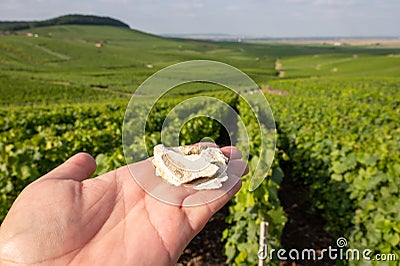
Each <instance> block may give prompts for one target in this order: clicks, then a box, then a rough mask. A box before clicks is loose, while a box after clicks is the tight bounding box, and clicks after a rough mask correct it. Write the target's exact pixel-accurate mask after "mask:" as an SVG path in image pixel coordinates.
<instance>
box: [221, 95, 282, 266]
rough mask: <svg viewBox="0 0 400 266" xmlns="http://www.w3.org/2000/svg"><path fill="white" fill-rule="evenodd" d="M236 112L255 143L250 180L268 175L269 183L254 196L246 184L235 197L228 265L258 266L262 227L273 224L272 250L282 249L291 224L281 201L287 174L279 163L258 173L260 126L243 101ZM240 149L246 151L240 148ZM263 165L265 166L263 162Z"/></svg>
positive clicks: (228, 234)
mask: <svg viewBox="0 0 400 266" xmlns="http://www.w3.org/2000/svg"><path fill="white" fill-rule="evenodd" d="M236 108H237V109H238V111H239V113H240V118H241V119H242V121H243V123H244V124H245V126H246V131H247V134H248V136H249V139H250V140H251V141H250V150H249V154H248V157H249V163H248V165H249V169H250V174H249V175H248V176H249V177H252V176H253V175H264V176H266V179H265V180H264V181H263V183H262V185H261V186H260V187H258V188H257V189H256V190H255V191H253V192H249V190H248V189H249V186H250V179H249V178H247V179H245V180H243V189H241V190H240V191H239V192H238V194H237V195H236V196H235V197H234V199H233V200H232V204H231V206H230V207H229V216H228V217H227V219H226V221H227V222H228V223H229V224H230V226H229V227H228V228H227V229H225V231H224V233H223V239H225V240H226V244H225V254H226V255H227V260H228V263H230V264H235V265H242V264H245V265H255V264H257V262H258V256H257V254H258V250H259V245H258V239H259V226H260V223H261V222H262V221H265V222H268V224H269V226H268V241H267V245H268V250H271V249H272V248H274V249H277V248H280V237H281V234H282V230H283V227H284V225H285V223H286V220H287V219H286V217H285V213H284V211H283V209H282V207H281V206H280V201H279V198H278V190H279V184H280V182H281V181H282V178H283V172H282V170H281V168H280V167H279V160H275V161H274V163H273V165H272V167H271V168H270V169H268V168H267V164H264V166H263V167H261V170H260V171H257V172H256V171H255V169H256V167H257V164H258V163H259V156H260V148H261V141H262V140H261V134H260V130H259V123H258V122H257V120H256V117H255V115H254V114H253V113H252V112H251V110H250V109H249V106H248V105H247V104H246V103H245V102H244V101H243V100H240V101H238V105H237V106H236ZM264 130H265V129H264ZM239 134H240V133H239ZM239 148H242V147H240V146H239ZM264 148H265V147H264ZM276 152H277V154H279V156H280V157H281V154H282V153H283V152H282V151H279V150H277V151H276ZM245 156H247V155H245ZM268 159H270V158H268ZM260 163H261V165H263V162H260ZM267 263H268V264H269V265H278V262H277V261H268V262H267Z"/></svg>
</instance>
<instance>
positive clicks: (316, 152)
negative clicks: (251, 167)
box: [271, 79, 400, 258]
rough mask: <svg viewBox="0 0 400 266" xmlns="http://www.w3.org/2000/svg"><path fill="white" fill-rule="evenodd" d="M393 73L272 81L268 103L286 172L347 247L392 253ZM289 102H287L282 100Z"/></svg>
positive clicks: (398, 198) (398, 170)
mask: <svg viewBox="0 0 400 266" xmlns="http://www.w3.org/2000/svg"><path fill="white" fill-rule="evenodd" d="M398 84H399V83H398V80H379V81H378V80H369V79H364V80H355V81H351V80H343V81H337V80H336V81H334V82H332V81H330V80H327V81H324V82H323V81H318V80H317V81H310V80H308V81H302V82H299V81H280V82H275V83H273V85H271V86H273V87H274V88H276V89H280V90H284V91H288V92H289V95H288V96H287V97H284V98H282V97H275V98H274V100H273V102H272V105H273V108H274V110H275V117H276V119H277V124H278V125H279V131H280V134H282V135H284V136H285V138H284V139H283V141H282V142H281V148H282V149H284V150H285V152H286V153H287V154H288V156H289V157H290V163H291V165H292V168H293V169H292V174H293V178H294V179H295V181H296V182H297V184H299V185H301V186H307V187H309V190H310V199H311V202H312V203H313V206H312V207H313V209H314V210H315V211H317V212H319V213H321V214H322V216H323V217H324V218H325V219H326V221H327V230H328V231H330V232H331V233H332V234H333V235H336V236H337V237H345V238H346V239H348V240H349V244H348V246H347V247H349V248H358V249H360V250H363V249H367V248H368V249H372V250H373V251H374V252H375V253H396V254H397V257H398V258H399V257H400V253H399V249H400V237H399V235H400V212H399V210H400V179H399V177H400V156H399V155H400V128H399V126H398V123H399V122H398V121H399V120H400V99H399V97H398V91H399V89H400V88H399V85H398ZM288 106H290V108H288Z"/></svg>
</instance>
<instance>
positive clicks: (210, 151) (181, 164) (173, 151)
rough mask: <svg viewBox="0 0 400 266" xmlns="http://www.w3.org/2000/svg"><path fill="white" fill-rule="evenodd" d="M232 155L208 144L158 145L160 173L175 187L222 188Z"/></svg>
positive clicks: (156, 158)
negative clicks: (229, 156) (228, 155)
mask: <svg viewBox="0 0 400 266" xmlns="http://www.w3.org/2000/svg"><path fill="white" fill-rule="evenodd" d="M227 163H228V158H227V157H226V156H225V155H224V154H223V153H222V152H221V150H220V149H218V148H212V147H208V146H206V145H198V146H180V147H166V146H164V145H163V144H159V145H157V146H155V147H154V159H153V164H154V166H155V167H156V174H157V175H158V176H161V177H162V178H163V179H164V180H165V181H166V182H168V183H170V184H172V185H175V186H182V185H183V186H188V187H192V188H194V189H197V190H202V189H218V188H221V187H222V183H223V182H225V181H226V180H228V175H227V174H226V167H227Z"/></svg>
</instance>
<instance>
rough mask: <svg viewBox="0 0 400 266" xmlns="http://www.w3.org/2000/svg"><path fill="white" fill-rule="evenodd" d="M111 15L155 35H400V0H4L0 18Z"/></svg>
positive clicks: (1, 0)
mask: <svg viewBox="0 0 400 266" xmlns="http://www.w3.org/2000/svg"><path fill="white" fill-rule="evenodd" d="M65 14H91V15H100V16H109V17H113V18H116V19H119V20H122V21H123V22H125V23H127V24H129V25H130V27H131V28H133V29H138V30H141V31H145V32H148V33H153V34H159V35H162V34H210V33H212V34H229V35H234V36H252V37H328V36H342V37H355V36H357V37H367V36H400V15H399V14H400V0H68V1H67V0H0V20H42V19H49V18H54V17H57V16H60V15H65Z"/></svg>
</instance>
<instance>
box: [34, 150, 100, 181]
mask: <svg viewBox="0 0 400 266" xmlns="http://www.w3.org/2000/svg"><path fill="white" fill-rule="evenodd" d="M94 171H96V161H95V160H94V159H93V157H92V156H91V155H90V154H88V153H84V152H81V153H78V154H76V155H74V156H72V157H71V158H69V159H68V160H67V161H65V162H64V163H63V164H61V165H60V166H58V167H57V168H55V169H54V170H52V171H51V172H49V173H48V174H46V175H44V176H43V177H41V179H71V180H75V181H79V182H80V181H83V180H85V179H87V178H89V177H90V176H91V175H92V174H93V173H94Z"/></svg>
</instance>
